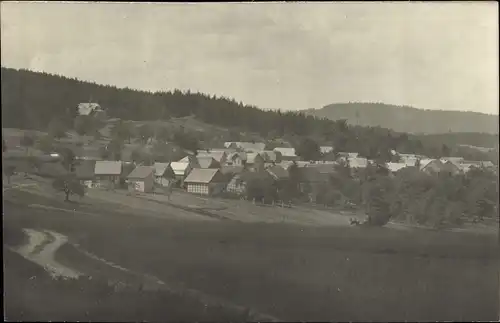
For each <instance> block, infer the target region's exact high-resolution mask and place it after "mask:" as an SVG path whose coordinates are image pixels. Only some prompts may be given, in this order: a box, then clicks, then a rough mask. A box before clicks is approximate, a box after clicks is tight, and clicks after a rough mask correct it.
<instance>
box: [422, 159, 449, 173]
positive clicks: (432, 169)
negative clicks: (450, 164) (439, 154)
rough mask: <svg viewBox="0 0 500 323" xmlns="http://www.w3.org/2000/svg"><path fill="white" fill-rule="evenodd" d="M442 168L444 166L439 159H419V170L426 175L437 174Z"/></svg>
mask: <svg viewBox="0 0 500 323" xmlns="http://www.w3.org/2000/svg"><path fill="white" fill-rule="evenodd" d="M443 168H444V164H443V163H442V162H441V161H440V160H439V159H430V158H426V159H421V160H420V170H421V171H423V172H426V173H428V174H432V173H439V172H440V171H441V170H442V169H443Z"/></svg>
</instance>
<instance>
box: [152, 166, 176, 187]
mask: <svg viewBox="0 0 500 323" xmlns="http://www.w3.org/2000/svg"><path fill="white" fill-rule="evenodd" d="M153 168H154V170H155V173H154V175H155V182H156V183H157V184H159V185H161V186H169V185H170V183H171V182H172V181H174V180H175V173H174V170H173V169H172V167H171V166H170V163H154V165H153Z"/></svg>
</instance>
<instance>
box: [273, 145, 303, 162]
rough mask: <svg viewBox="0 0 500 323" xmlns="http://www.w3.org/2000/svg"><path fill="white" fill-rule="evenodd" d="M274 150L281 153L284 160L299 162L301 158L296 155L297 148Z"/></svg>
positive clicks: (277, 148) (278, 148)
mask: <svg viewBox="0 0 500 323" xmlns="http://www.w3.org/2000/svg"><path fill="white" fill-rule="evenodd" d="M273 150H274V151H277V152H279V153H281V159H282V160H298V159H299V157H298V156H297V155H296V154H295V148H287V147H276V148H274V149H273Z"/></svg>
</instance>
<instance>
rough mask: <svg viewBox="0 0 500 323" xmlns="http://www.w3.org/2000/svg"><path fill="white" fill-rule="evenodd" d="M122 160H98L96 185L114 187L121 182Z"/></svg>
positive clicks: (96, 163)
mask: <svg viewBox="0 0 500 323" xmlns="http://www.w3.org/2000/svg"><path fill="white" fill-rule="evenodd" d="M122 166H123V165H122V162H121V161H107V160H106V161H105V160H98V161H96V162H95V168H94V174H95V179H96V185H95V186H96V187H98V188H110V189H114V188H116V187H118V186H120V184H121V180H122Z"/></svg>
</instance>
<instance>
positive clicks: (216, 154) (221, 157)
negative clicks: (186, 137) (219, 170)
mask: <svg viewBox="0 0 500 323" xmlns="http://www.w3.org/2000/svg"><path fill="white" fill-rule="evenodd" d="M196 156H197V157H212V158H213V159H214V160H215V161H217V163H219V165H224V164H225V163H226V159H227V153H226V152H225V151H216V150H198V152H197V155H196Z"/></svg>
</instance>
